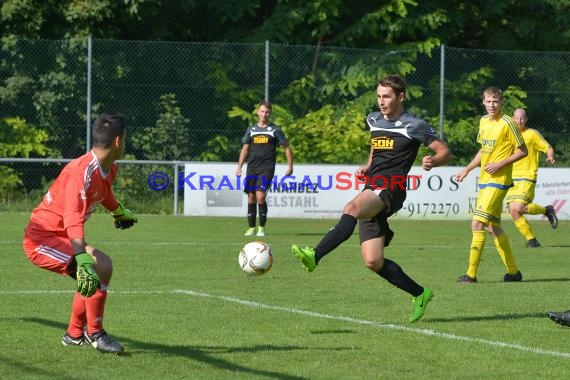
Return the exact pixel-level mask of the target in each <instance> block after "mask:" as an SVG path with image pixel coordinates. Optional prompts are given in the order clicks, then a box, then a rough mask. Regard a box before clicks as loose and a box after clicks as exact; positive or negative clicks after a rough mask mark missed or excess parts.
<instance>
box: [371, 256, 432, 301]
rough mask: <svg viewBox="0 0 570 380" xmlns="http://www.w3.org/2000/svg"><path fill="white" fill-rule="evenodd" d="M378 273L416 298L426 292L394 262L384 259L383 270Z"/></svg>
mask: <svg viewBox="0 0 570 380" xmlns="http://www.w3.org/2000/svg"><path fill="white" fill-rule="evenodd" d="M376 273H378V275H379V276H380V277H382V278H383V279H385V280H386V281H388V282H389V283H390V284H392V285H394V286H395V287H397V288H400V289H402V290H403V291H405V292H407V293H409V294H411V295H412V296H414V297H417V296H419V295H420V294H422V293H423V291H424V288H422V287H421V286H420V285H418V284H417V283H416V282H415V281H414V280H412V279H411V278H410V277H409V276H408V275H407V274H406V273H404V271H403V270H402V268H401V267H400V266H399V265H398V264H397V263H395V262H394V261H392V260H389V259H384V265H382V268H381V269H380V270H379V271H378V272H376Z"/></svg>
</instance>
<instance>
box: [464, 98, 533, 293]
mask: <svg viewBox="0 0 570 380" xmlns="http://www.w3.org/2000/svg"><path fill="white" fill-rule="evenodd" d="M483 105H484V106H485V109H486V111H487V115H485V116H483V117H482V118H481V120H480V122H479V134H478V135H477V142H478V143H479V144H481V149H480V150H479V152H477V154H476V155H475V157H474V158H473V160H471V162H470V163H469V164H468V165H467V166H466V167H465V168H464V169H463V170H461V171H460V172H459V173H458V174H457V176H456V179H457V180H458V181H459V182H461V181H463V179H464V178H465V177H467V174H469V172H470V171H471V170H473V169H475V168H476V167H478V166H481V172H480V174H479V191H478V194H477V206H476V209H475V211H474V212H473V220H472V222H471V231H472V233H473V237H472V240H471V248H470V250H469V268H468V269H467V273H466V274H464V275H463V276H461V277H459V278H458V279H457V282H460V283H464V284H470V283H475V282H477V268H478V267H479V262H480V261H481V254H482V253H483V248H484V247H485V238H486V235H485V229H486V230H487V231H488V232H489V233H490V234H491V235H492V236H493V241H494V243H495V247H496V248H497V251H498V253H499V256H500V257H501V260H502V261H503V264H504V265H505V267H506V269H507V273H506V274H505V276H504V277H503V281H505V282H511V281H522V274H521V272H520V271H519V270H518V267H517V264H516V262H515V258H514V256H513V251H512V250H511V246H510V244H509V240H508V238H507V236H506V235H505V232H504V231H503V229H502V228H501V211H502V208H503V200H504V199H505V196H506V194H507V190H508V189H509V188H510V187H511V186H512V185H513V179H512V168H513V162H515V161H518V160H520V159H521V158H524V157H526V155H527V148H526V145H525V143H524V139H523V137H522V135H521V132H520V131H519V129H518V128H517V126H516V124H515V122H514V121H513V119H512V118H511V117H510V116H509V115H506V114H505V113H504V112H503V110H502V106H503V93H502V91H501V90H500V89H498V88H497V87H489V88H487V89H486V90H485V91H484V92H483Z"/></svg>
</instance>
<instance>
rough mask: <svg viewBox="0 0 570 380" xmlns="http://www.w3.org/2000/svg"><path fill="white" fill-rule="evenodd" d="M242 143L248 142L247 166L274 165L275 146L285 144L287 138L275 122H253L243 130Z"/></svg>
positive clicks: (261, 166)
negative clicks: (261, 123) (264, 125)
mask: <svg viewBox="0 0 570 380" xmlns="http://www.w3.org/2000/svg"><path fill="white" fill-rule="evenodd" d="M242 143H243V144H249V154H248V157H247V165H248V167H256V168H263V167H268V166H275V161H276V160H277V158H276V150H277V146H278V145H284V144H287V138H286V137H285V133H283V131H282V130H281V128H279V127H278V126H276V125H275V124H269V125H268V126H267V127H260V126H259V125H257V124H254V125H252V126H251V127H249V128H248V129H247V130H246V131H245V135H244V136H243V139H242Z"/></svg>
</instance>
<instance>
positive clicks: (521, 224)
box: [514, 216, 534, 241]
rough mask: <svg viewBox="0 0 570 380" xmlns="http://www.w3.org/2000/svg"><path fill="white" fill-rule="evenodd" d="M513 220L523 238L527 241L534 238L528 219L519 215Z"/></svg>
mask: <svg viewBox="0 0 570 380" xmlns="http://www.w3.org/2000/svg"><path fill="white" fill-rule="evenodd" d="M514 222H515V226H516V227H517V230H519V232H520V233H521V235H522V236H524V238H525V239H526V240H527V241H528V240H530V239H534V233H533V232H532V227H531V226H530V224H529V223H528V221H527V220H526V218H525V217H524V216H521V217H520V218H518V219H516V220H514Z"/></svg>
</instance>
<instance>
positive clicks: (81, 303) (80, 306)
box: [67, 292, 87, 338]
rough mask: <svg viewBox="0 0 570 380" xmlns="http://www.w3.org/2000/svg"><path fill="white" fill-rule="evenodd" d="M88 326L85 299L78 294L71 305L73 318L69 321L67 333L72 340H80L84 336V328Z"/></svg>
mask: <svg viewBox="0 0 570 380" xmlns="http://www.w3.org/2000/svg"><path fill="white" fill-rule="evenodd" d="M86 324H87V315H86V307H85V298H83V297H82V296H81V294H79V293H77V292H76V293H75V295H74V296H73V303H72V304H71V318H70V319H69V326H67V333H68V334H69V335H70V336H71V337H72V338H79V337H80V336H83V328H84V327H85V325H86Z"/></svg>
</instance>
